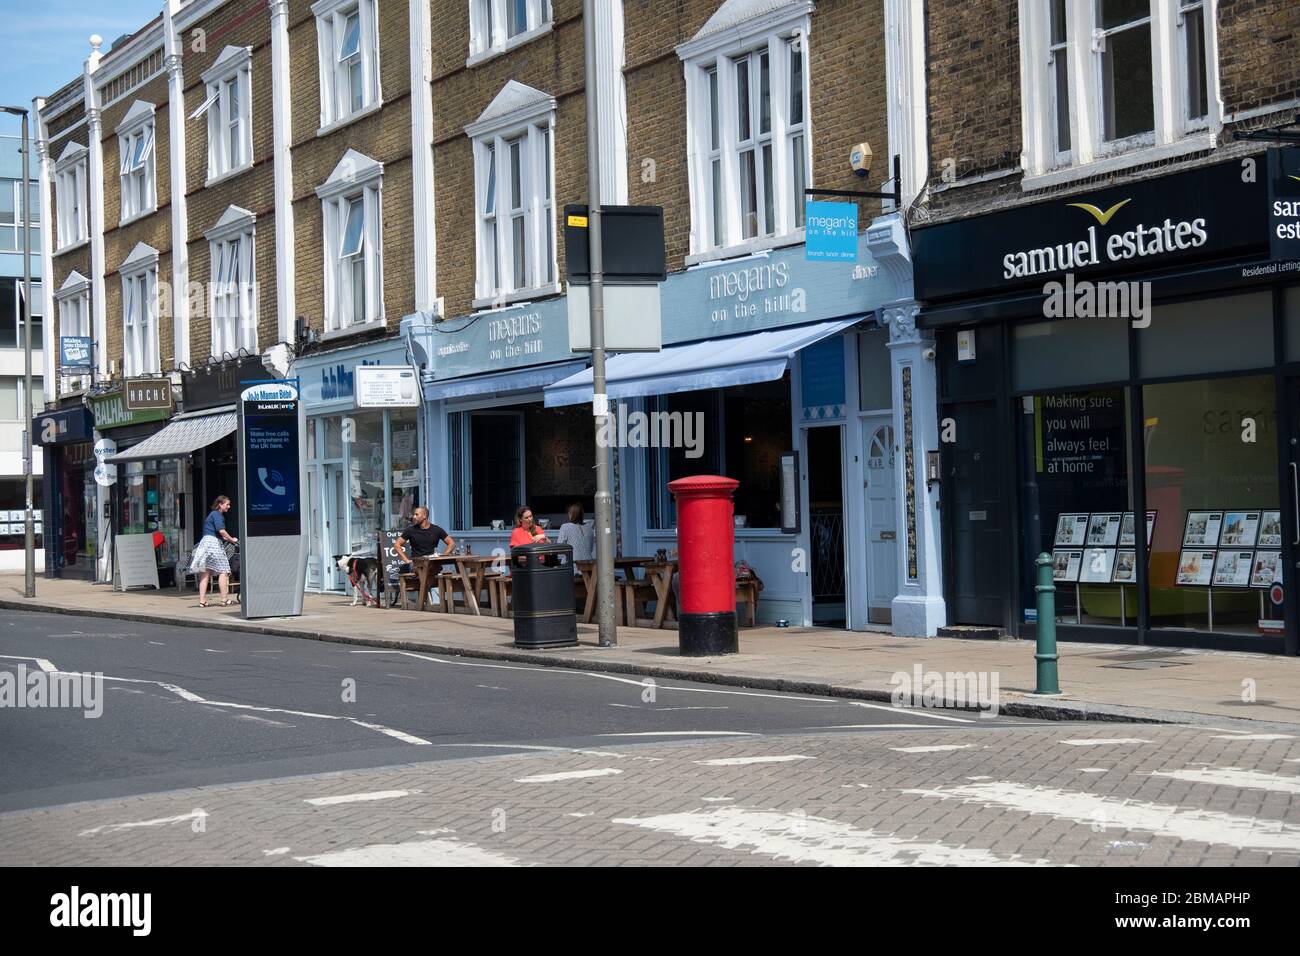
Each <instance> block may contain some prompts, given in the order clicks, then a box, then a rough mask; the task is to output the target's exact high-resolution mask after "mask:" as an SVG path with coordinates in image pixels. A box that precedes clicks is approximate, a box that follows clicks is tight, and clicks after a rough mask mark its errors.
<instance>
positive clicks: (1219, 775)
mask: <svg viewBox="0 0 1300 956" xmlns="http://www.w3.org/2000/svg"><path fill="white" fill-rule="evenodd" d="M1151 776H1153V777H1168V778H1169V779H1171V780H1185V781H1187V782H1188V783H1208V784H1213V785H1214V786H1218V787H1240V788H1242V789H1245V790H1269V791H1271V792H1273V793H1300V777H1281V776H1278V775H1277V774H1273V773H1263V772H1262V771H1259V770H1238V769H1237V768H1236V767H1213V768H1210V769H1208V770H1157V771H1155V772H1153V773H1152V774H1151Z"/></svg>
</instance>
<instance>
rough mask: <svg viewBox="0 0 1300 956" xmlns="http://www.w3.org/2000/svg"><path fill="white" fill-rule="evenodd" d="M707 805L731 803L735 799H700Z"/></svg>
mask: <svg viewBox="0 0 1300 956" xmlns="http://www.w3.org/2000/svg"><path fill="white" fill-rule="evenodd" d="M700 799H701V800H703V801H704V802H705V803H730V802H731V801H732V800H735V799H736V798H735V797H700Z"/></svg>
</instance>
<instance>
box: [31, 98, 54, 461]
mask: <svg viewBox="0 0 1300 956" xmlns="http://www.w3.org/2000/svg"><path fill="white" fill-rule="evenodd" d="M44 108H45V100H44V99H43V98H40V97H38V98H36V99H34V100H32V116H33V117H34V118H35V123H34V124H33V125H34V133H33V137H32V138H33V140H34V142H35V145H36V157H37V159H38V165H37V172H36V178H37V182H39V183H40V188H41V223H42V224H43V225H44V226H45V228H44V229H42V230H41V250H40V251H41V299H42V301H43V303H44V305H43V308H44V312H43V314H44V316H45V321H44V323H42V326H41V328H42V330H43V335H42V339H41V343H40V348H41V354H42V357H43V358H42V366H43V368H44V372H43V375H44V379H45V401H46V403H50V402H52V401H54V389H55V385H57V384H58V383H57V382H56V381H55V379H54V375H55V372H56V370H57V368H58V365H57V363H56V361H55V355H56V353H57V352H58V345H59V342H58V339H57V338H55V337H54V335H53V332H54V321H55V319H56V318H57V314H56V313H55V311H54V262H53V255H52V253H51V252H50V250H51V249H53V247H54V241H55V239H54V234H55V225H54V221H53V219H52V215H53V210H52V209H51V208H50V205H51V204H50V180H51V165H52V164H51V161H50V143H49V138H48V135H49V134H48V133H47V132H46V129H45V119H44V117H42V116H41V110H43V109H44ZM40 460H41V459H40V457H39V456H38V457H37V458H36V459H35V461H37V462H39V461H40Z"/></svg>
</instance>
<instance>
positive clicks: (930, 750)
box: [889, 744, 975, 754]
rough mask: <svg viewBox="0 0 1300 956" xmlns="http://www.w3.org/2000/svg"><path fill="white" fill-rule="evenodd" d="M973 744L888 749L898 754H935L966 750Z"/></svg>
mask: <svg viewBox="0 0 1300 956" xmlns="http://www.w3.org/2000/svg"><path fill="white" fill-rule="evenodd" d="M974 746H975V745H974V744H933V745H931V746H929V747H890V748H889V749H890V750H897V751H898V752H899V753H900V754H937V753H940V752H941V751H944V750H967V749H969V748H971V747H974Z"/></svg>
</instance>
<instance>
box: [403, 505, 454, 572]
mask: <svg viewBox="0 0 1300 956" xmlns="http://www.w3.org/2000/svg"><path fill="white" fill-rule="evenodd" d="M439 541H441V542H442V543H443V544H445V545H446V546H447V548H446V551H444V552H443V553H444V554H445V553H449V552H450V551H451V549H452V548H453V547H455V546H456V539H455V538H453V537H452V536H451V535H449V534H448V533H447V532H446V531H444V530H443V529H442V528H440V527H438V526H437V525H436V524H432V523H430V521H429V509H428V508H426V507H424V505H420V506H418V507H417V508H416V509H415V510H414V511H413V512H411V526H410V527H409V528H407V529H406V530H405V531H403V532H402V536H401V537H400V538H398V539H397V540H396V541H395V542H393V549H394V550H395V551H396V552H397V556H398V557H399V558H401V559H402V563H403V564H405V565H407V566H408V567H409V565H410V563H411V556H410V555H408V554H407V553H406V546H407V545H408V544H409V545H410V546H411V555H414V556H415V557H417V558H422V557H425V556H426V555H430V554H434V553H435V552H436V551H437V550H438V542H439Z"/></svg>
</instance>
